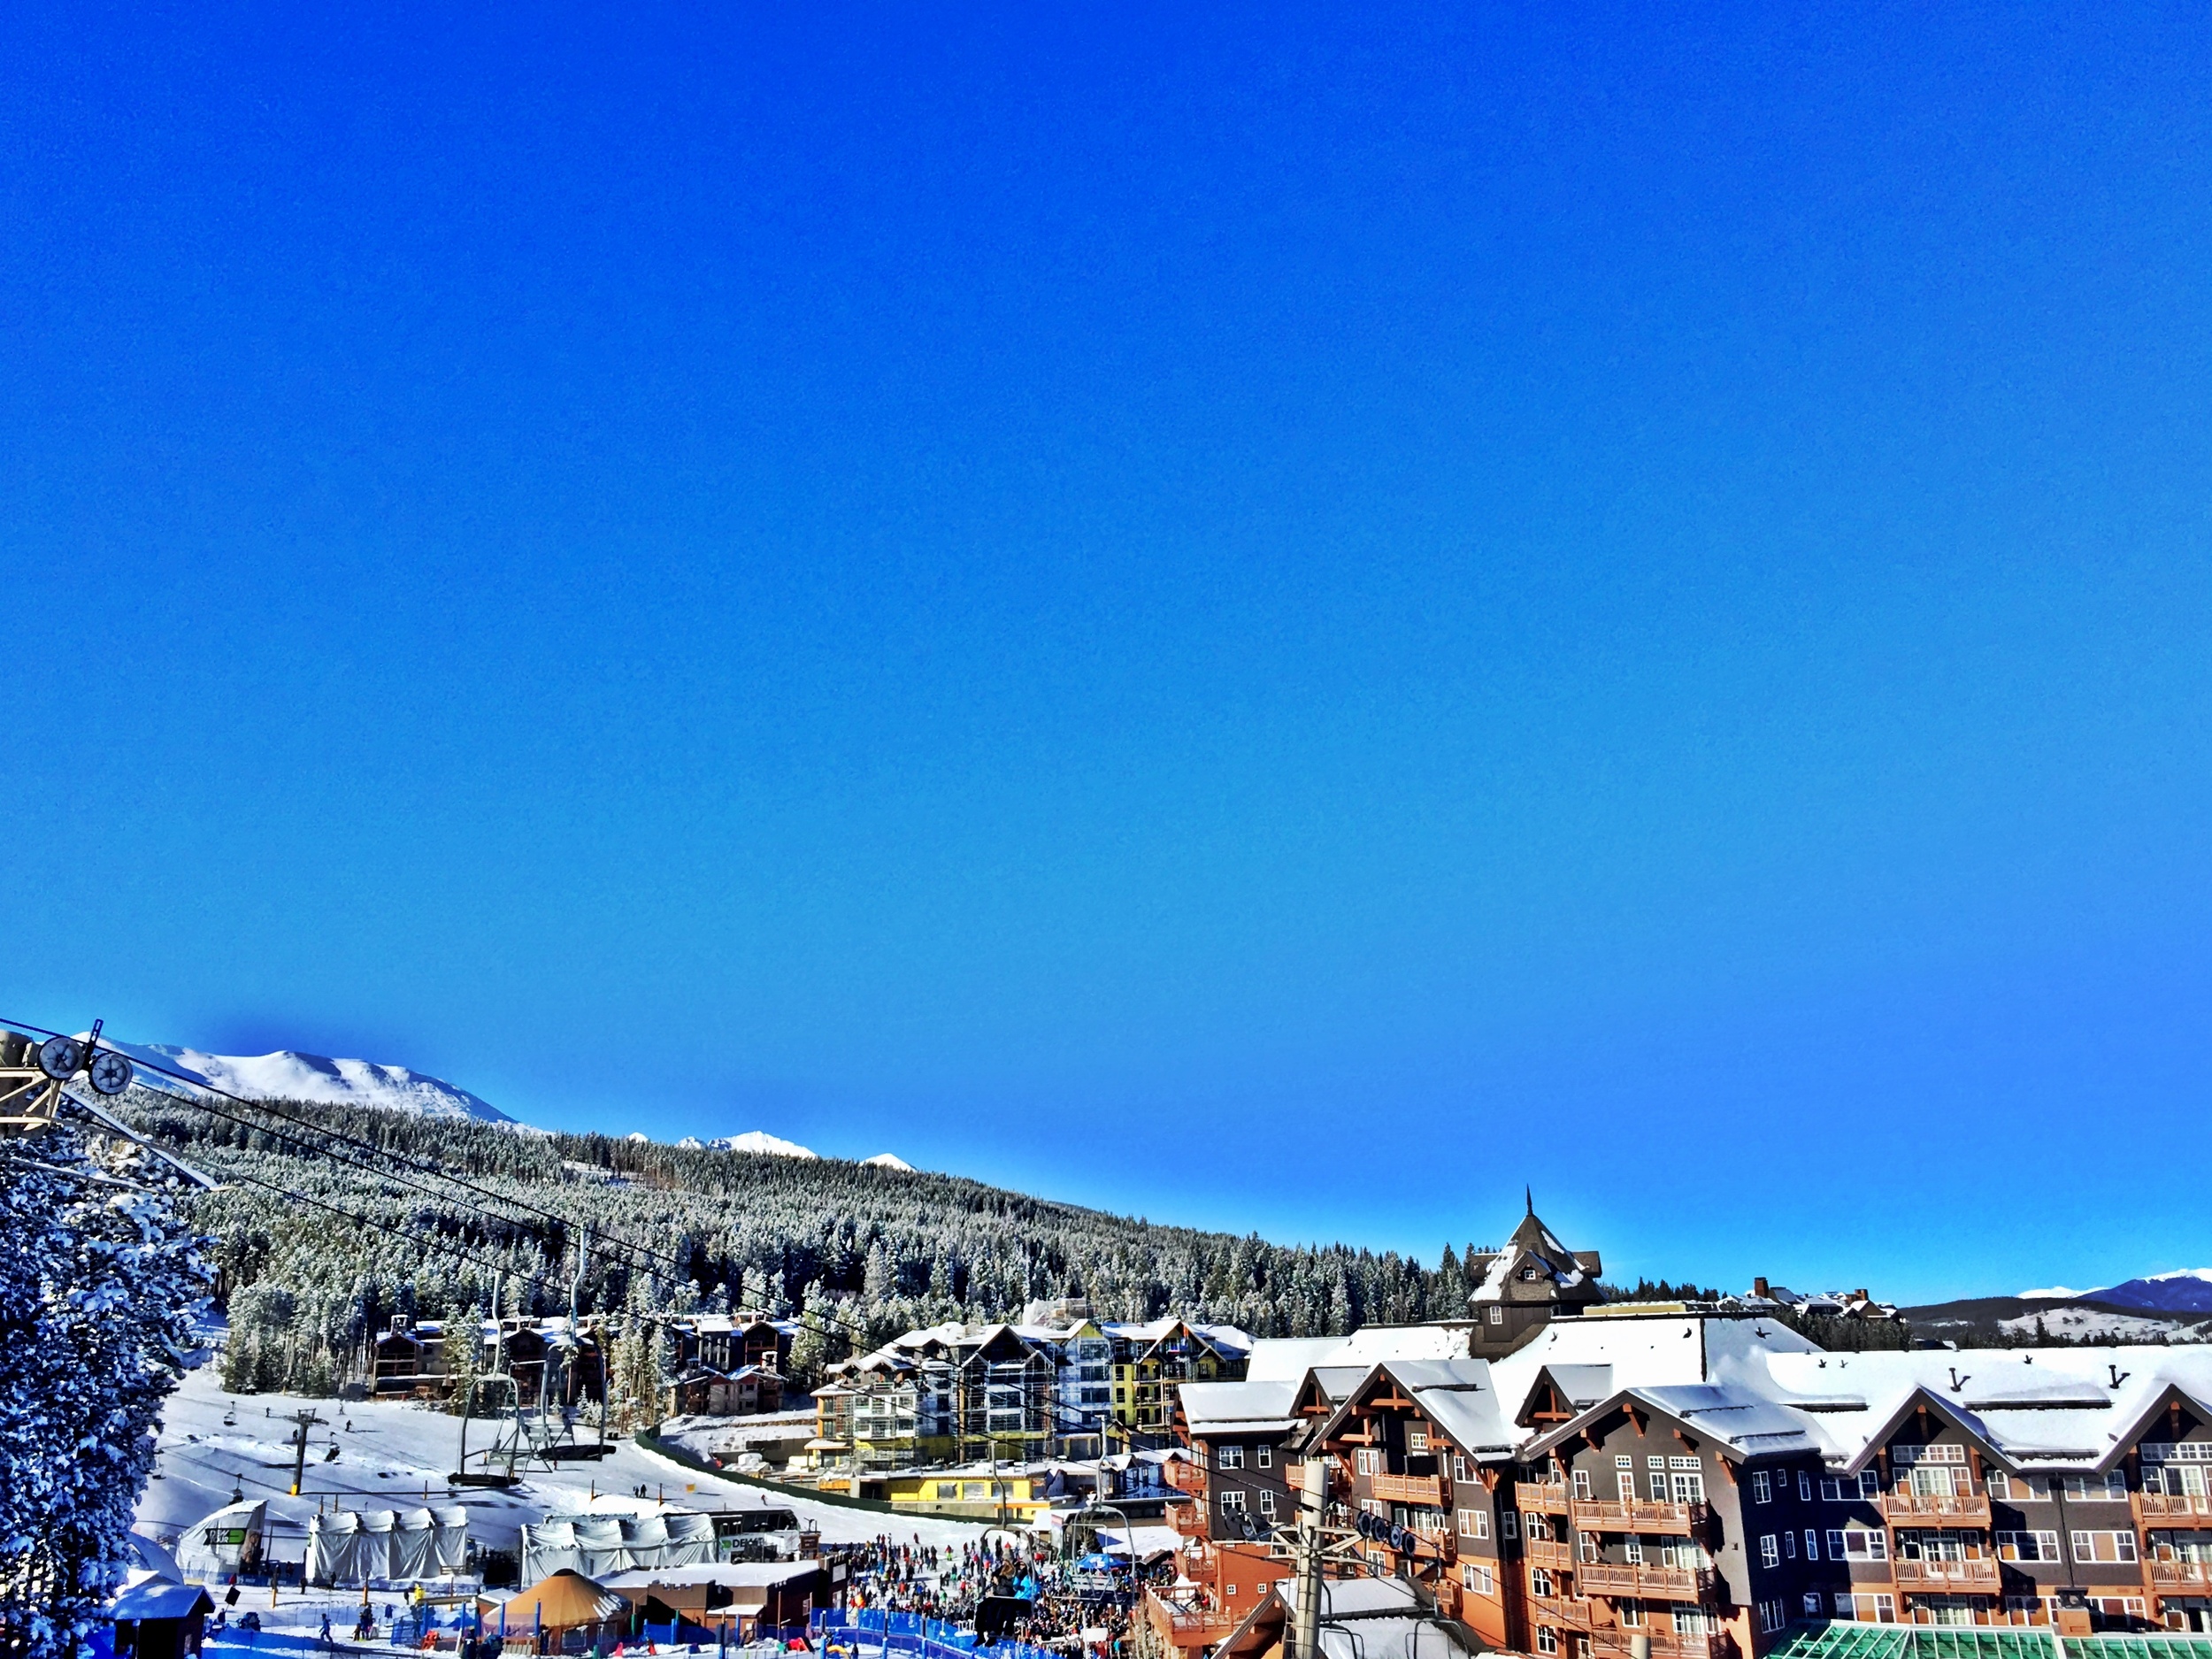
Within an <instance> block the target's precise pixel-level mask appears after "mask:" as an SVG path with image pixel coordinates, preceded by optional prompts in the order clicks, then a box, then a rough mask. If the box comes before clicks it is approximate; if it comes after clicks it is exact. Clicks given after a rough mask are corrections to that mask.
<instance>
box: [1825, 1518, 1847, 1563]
mask: <svg viewBox="0 0 2212 1659" xmlns="http://www.w3.org/2000/svg"><path fill="white" fill-rule="evenodd" d="M1828 1559H1829V1560H1831V1561H1841V1560H1843V1559H1844V1554H1843V1528H1841V1527H1840V1526H1832V1527H1830V1528H1829V1529H1828Z"/></svg>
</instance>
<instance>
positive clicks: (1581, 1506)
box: [1568, 1498, 1706, 1537]
mask: <svg viewBox="0 0 2212 1659" xmlns="http://www.w3.org/2000/svg"><path fill="white" fill-rule="evenodd" d="M1568 1514H1569V1515H1570V1516H1571V1517H1572V1518H1573V1520H1574V1524H1575V1525H1576V1526H1577V1527H1578V1528H1579V1529H1580V1530H1582V1531H1583V1532H1671V1533H1676V1534H1679V1535H1681V1536H1685V1537H1686V1536H1688V1535H1689V1534H1690V1533H1692V1532H1700V1531H1701V1530H1703V1528H1704V1525H1705V1516H1706V1509H1705V1506H1704V1505H1703V1504H1701V1503H1647V1502H1644V1501H1643V1500H1641V1499H1640V1498H1577V1499H1575V1500H1574V1501H1573V1502H1572V1504H1571V1506H1570V1508H1569V1509H1568Z"/></svg>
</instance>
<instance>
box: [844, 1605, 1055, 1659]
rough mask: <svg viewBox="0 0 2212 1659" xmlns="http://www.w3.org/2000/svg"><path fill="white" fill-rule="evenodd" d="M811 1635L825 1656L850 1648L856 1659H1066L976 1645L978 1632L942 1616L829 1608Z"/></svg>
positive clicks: (1017, 1644) (1008, 1645)
mask: <svg viewBox="0 0 2212 1659" xmlns="http://www.w3.org/2000/svg"><path fill="white" fill-rule="evenodd" d="M811 1628H812V1631H813V1634H814V1636H815V1638H816V1639H817V1640H818V1642H819V1643H820V1644H821V1646H822V1649H823V1651H824V1653H829V1652H831V1651H833V1650H834V1649H837V1648H839V1647H846V1648H849V1649H850V1650H851V1651H852V1653H853V1654H854V1655H855V1659H860V1655H866V1654H870V1653H875V1654H881V1655H886V1659H888V1655H894V1654H896V1655H910V1659H1064V1655H1060V1654H1056V1653H1054V1652H1053V1651H1052V1650H1051V1649H1050V1648H1048V1647H1036V1646H1034V1645H1033V1644H1032V1643H1029V1642H1025V1641H1002V1642H994V1643H992V1644H991V1645H990V1646H989V1647H979V1646H977V1644H976V1639H975V1632H973V1631H972V1630H964V1629H962V1628H961V1627H960V1626H959V1625H957V1624H952V1623H951V1622H949V1620H946V1619H941V1618H931V1617H927V1616H926V1615H925V1614H921V1613H895V1612H890V1611H887V1610H886V1609H881V1608H863V1609H860V1610H859V1611H858V1612H854V1611H851V1610H849V1609H844V1608H827V1609H822V1610H820V1611H818V1612H817V1613H816V1614H815V1615H814V1618H813V1622H812V1626H811Z"/></svg>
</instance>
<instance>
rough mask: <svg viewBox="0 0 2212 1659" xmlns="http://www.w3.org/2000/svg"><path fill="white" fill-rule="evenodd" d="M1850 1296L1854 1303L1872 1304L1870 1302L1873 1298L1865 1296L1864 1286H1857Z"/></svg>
mask: <svg viewBox="0 0 2212 1659" xmlns="http://www.w3.org/2000/svg"><path fill="white" fill-rule="evenodd" d="M1851 1295H1852V1299H1853V1300H1854V1301H1855V1302H1872V1301H1873V1300H1874V1298H1873V1297H1871V1296H1870V1295H1868V1294H1866V1286H1863V1285H1862V1286H1859V1287H1858V1288H1857V1289H1856V1290H1855V1291H1853V1292H1852V1293H1851Z"/></svg>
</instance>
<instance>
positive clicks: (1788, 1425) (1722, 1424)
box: [1521, 1383, 1820, 1463]
mask: <svg viewBox="0 0 2212 1659" xmlns="http://www.w3.org/2000/svg"><path fill="white" fill-rule="evenodd" d="M1639 1408H1640V1409H1643V1410H1645V1411H1647V1412H1649V1413H1650V1414H1651V1415H1652V1416H1654V1417H1663V1418H1666V1419H1667V1420H1668V1421H1670V1422H1671V1423H1672V1424H1674V1425H1675V1426H1676V1427H1677V1428H1678V1429H1679V1430H1681V1431H1682V1432H1684V1433H1686V1434H1687V1435H1689V1436H1690V1437H1691V1438H1692V1439H1694V1440H1707V1441H1710V1442H1711V1443H1712V1445H1713V1446H1714V1448H1716V1449H1717V1450H1718V1451H1720V1452H1722V1453H1724V1455H1727V1456H1729V1457H1731V1458H1732V1459H1733V1460H1734V1461H1735V1462H1738V1463H1745V1462H1747V1461H1749V1460H1750V1459H1752V1458H1754V1457H1763V1456H1777V1457H1801V1456H1803V1455H1805V1454H1806V1453H1807V1452H1811V1451H1818V1450H1819V1449H1820V1446H1819V1442H1818V1441H1817V1440H1815V1439H1814V1438H1813V1435H1812V1433H1811V1432H1810V1431H1809V1429H1808V1428H1807V1427H1806V1426H1805V1425H1804V1423H1803V1422H1802V1421H1801V1419H1800V1418H1799V1417H1798V1416H1797V1415H1796V1413H1794V1412H1792V1411H1789V1410H1786V1409H1784V1408H1782V1407H1780V1406H1778V1405H1776V1404H1775V1403H1774V1402H1772V1401H1770V1400H1766V1399H1763V1398H1762V1397H1761V1396H1759V1395H1757V1394H1753V1393H1752V1392H1750V1391H1749V1390H1748V1389H1745V1388H1738V1387H1733V1386H1725V1385H1722V1384H1717V1383H1687V1384H1679V1385H1677V1386H1671V1387H1670V1386H1660V1387H1650V1388H1623V1389H1620V1390H1618V1391H1617V1392H1616V1393H1614V1394H1611V1395H1609V1396H1608V1397H1607V1398H1606V1399H1604V1400H1601V1401H1600V1402H1598V1403H1597V1404H1595V1405H1594V1406H1592V1407H1591V1408H1590V1409H1588V1410H1586V1411H1584V1412H1582V1413H1580V1414H1579V1415H1578V1416H1576V1417H1571V1418H1570V1419H1569V1420H1568V1421H1566V1422H1564V1423H1563V1424H1561V1425H1559V1426H1558V1427H1556V1428H1554V1429H1551V1430H1548V1431H1547V1432H1544V1433H1542V1434H1540V1435H1538V1436H1537V1437H1536V1438H1535V1439H1534V1440H1532V1441H1530V1442H1529V1443H1528V1444H1527V1445H1526V1446H1525V1447H1523V1448H1521V1456H1522V1458H1523V1459H1524V1460H1527V1459H1533V1458H1538V1457H1541V1456H1543V1455H1546V1454H1547V1453H1548V1452H1549V1451H1551V1449H1552V1448H1554V1447H1555V1446H1558V1445H1560V1444H1561V1443H1562V1442H1563V1441H1566V1440H1572V1439H1574V1438H1575V1437H1576V1436H1577V1435H1579V1434H1580V1433H1582V1432H1583V1431H1585V1430H1586V1429H1594V1428H1596V1427H1597V1425H1599V1424H1601V1423H1602V1422H1604V1421H1605V1420H1606V1419H1607V1418H1608V1417H1612V1416H1613V1415H1615V1414H1616V1413H1617V1412H1623V1411H1633V1410H1635V1409H1639Z"/></svg>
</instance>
